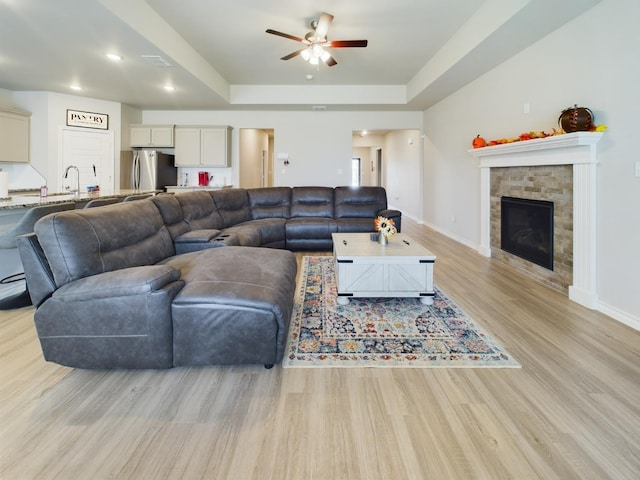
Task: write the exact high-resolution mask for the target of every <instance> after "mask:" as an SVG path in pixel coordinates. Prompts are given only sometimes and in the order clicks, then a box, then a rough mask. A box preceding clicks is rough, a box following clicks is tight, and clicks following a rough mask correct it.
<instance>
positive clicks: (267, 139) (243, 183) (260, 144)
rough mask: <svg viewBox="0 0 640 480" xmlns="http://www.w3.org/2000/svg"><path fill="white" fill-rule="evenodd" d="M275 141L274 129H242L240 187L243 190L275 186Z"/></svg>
mask: <svg viewBox="0 0 640 480" xmlns="http://www.w3.org/2000/svg"><path fill="white" fill-rule="evenodd" d="M273 141H274V131H273V129H269V128H241V129H240V142H239V143H240V147H239V157H240V169H239V174H240V175H239V186H240V187H241V188H260V187H272V186H273Z"/></svg>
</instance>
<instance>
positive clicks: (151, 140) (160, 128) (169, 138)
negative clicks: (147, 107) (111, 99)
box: [129, 125, 173, 147]
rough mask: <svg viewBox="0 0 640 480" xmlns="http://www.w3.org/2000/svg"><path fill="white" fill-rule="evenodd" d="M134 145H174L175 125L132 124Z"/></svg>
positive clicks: (131, 134) (131, 131)
mask: <svg viewBox="0 0 640 480" xmlns="http://www.w3.org/2000/svg"><path fill="white" fill-rule="evenodd" d="M129 134H130V142H131V146H132V147H173V125H131V126H130V131H129Z"/></svg>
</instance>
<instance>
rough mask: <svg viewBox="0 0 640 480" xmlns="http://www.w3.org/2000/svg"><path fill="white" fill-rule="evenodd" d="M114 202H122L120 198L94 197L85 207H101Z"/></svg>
mask: <svg viewBox="0 0 640 480" xmlns="http://www.w3.org/2000/svg"><path fill="white" fill-rule="evenodd" d="M113 203H120V199H119V198H94V199H93V200H89V201H88V202H87V204H86V205H85V206H84V208H93V207H101V206H103V205H111V204H113Z"/></svg>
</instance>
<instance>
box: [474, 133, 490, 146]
mask: <svg viewBox="0 0 640 480" xmlns="http://www.w3.org/2000/svg"><path fill="white" fill-rule="evenodd" d="M471 145H472V146H473V148H482V147H486V146H487V142H486V141H485V139H484V138H482V137H481V136H480V135H478V136H476V138H474V139H473V141H472V142H471Z"/></svg>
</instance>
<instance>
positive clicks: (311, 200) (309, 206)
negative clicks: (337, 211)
mask: <svg viewBox="0 0 640 480" xmlns="http://www.w3.org/2000/svg"><path fill="white" fill-rule="evenodd" d="M333 198H334V194H333V188H330V187H293V188H292V189H291V217H327V218H333Z"/></svg>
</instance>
